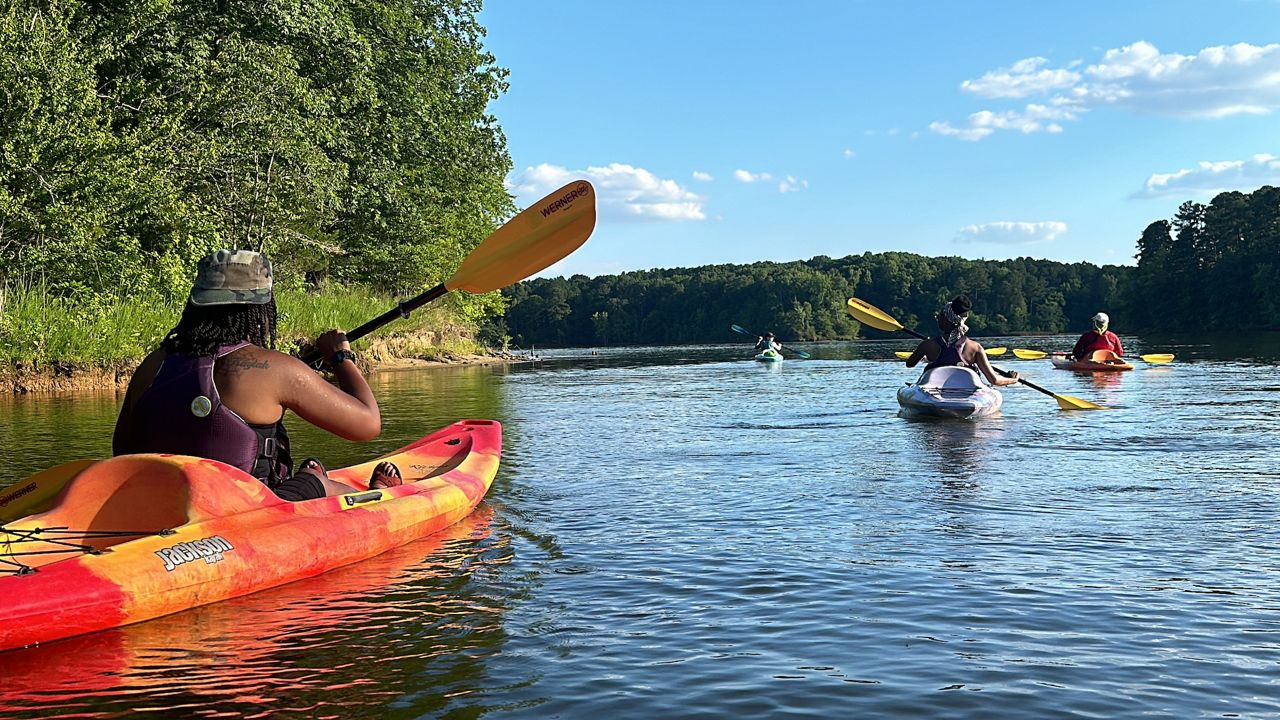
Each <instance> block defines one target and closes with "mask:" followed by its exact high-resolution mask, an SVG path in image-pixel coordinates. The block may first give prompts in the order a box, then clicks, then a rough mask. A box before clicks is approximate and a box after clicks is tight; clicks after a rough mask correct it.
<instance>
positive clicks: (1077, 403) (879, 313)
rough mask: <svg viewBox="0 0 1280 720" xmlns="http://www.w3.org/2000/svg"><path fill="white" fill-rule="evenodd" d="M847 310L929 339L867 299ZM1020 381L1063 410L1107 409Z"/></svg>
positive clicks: (875, 323)
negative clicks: (1056, 403)
mask: <svg viewBox="0 0 1280 720" xmlns="http://www.w3.org/2000/svg"><path fill="white" fill-rule="evenodd" d="M845 310H846V311H848V313H849V314H850V315H852V316H853V317H854V319H855V320H857V321H858V322H860V323H862V324H863V325H868V326H870V327H873V328H875V329H877V330H884V331H885V332H896V331H901V332H905V333H907V334H908V335H911V336H913V337H917V338H919V339H921V340H928V339H929V338H927V337H925V336H924V335H921V334H920V333H918V332H916V331H915V330H912V329H910V328H905V327H903V326H902V323H900V322H898V321H897V320H894V319H893V317H892V316H891V315H889V314H887V313H885V311H883V310H881V309H880V308H878V307H876V306H874V305H872V304H871V303H868V302H866V301H865V300H859V299H858V298H849V302H848V303H846V304H845ZM991 369H992V370H995V371H996V372H998V373H1000V374H1001V375H1004V376H1005V377H1009V373H1007V372H1005V371H1004V370H1001V369H999V368H996V367H993V368H991ZM1018 382H1020V383H1022V384H1023V385H1026V386H1027V387H1029V388H1031V389H1032V390H1038V391H1040V392H1042V393H1044V394H1045V395H1049V396H1051V397H1052V398H1053V399H1054V400H1057V401H1058V407H1060V408H1062V409H1063V410H1105V409H1106V408H1104V407H1103V406H1101V405H1095V404H1094V403H1091V402H1089V401H1088V400H1081V399H1080V398H1078V397H1072V396H1070V395H1059V394H1058V393H1055V392H1052V391H1049V390H1045V389H1044V388H1042V387H1040V386H1039V385H1036V384H1035V383H1033V382H1031V381H1030V380H1026V379H1024V378H1018Z"/></svg>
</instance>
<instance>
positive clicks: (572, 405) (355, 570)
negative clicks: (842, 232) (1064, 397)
mask: <svg viewBox="0 0 1280 720" xmlns="http://www.w3.org/2000/svg"><path fill="white" fill-rule="evenodd" d="M1122 337H1123V340H1124V344H1125V347H1126V349H1128V350H1129V351H1130V352H1131V353H1133V354H1139V353H1145V352H1172V353H1176V354H1177V355H1178V360H1177V361H1176V362H1175V363H1173V364H1171V365H1168V366H1158V367H1157V366H1148V365H1142V364H1140V365H1138V367H1137V368H1136V369H1135V370H1133V371H1132V372H1126V373H1123V374H1119V375H1114V376H1110V375H1108V376H1101V375H1100V376H1094V375H1082V374H1078V373H1072V372H1065V371H1060V370H1054V369H1053V368H1052V366H1051V365H1050V363H1049V362H1048V361H1047V360H1040V361H1021V360H1016V359H1013V358H1000V359H999V363H998V364H999V365H1000V366H1001V367H1005V368H1008V369H1017V370H1018V371H1019V372H1022V373H1025V374H1026V375H1027V377H1028V378H1030V379H1032V380H1033V381H1034V382H1036V383H1037V384H1040V385H1043V386H1044V387H1046V388H1048V389H1050V390H1052V391H1054V392H1057V393H1062V394H1069V395H1072V396H1075V397H1080V398H1084V399H1086V400H1091V401H1095V402H1100V403H1102V404H1105V405H1108V406H1109V407H1112V408H1114V409H1111V410H1106V411H1098V412H1063V411H1061V410H1059V409H1058V406H1057V403H1056V402H1055V401H1054V400H1053V398H1051V397H1047V396H1045V395H1043V394H1040V393H1037V392H1034V391H1032V390H1030V389H1028V388H1025V387H1020V386H1012V387H1008V388H1002V391H1003V393H1004V404H1003V408H1002V413H1001V416H1000V417H998V418H991V419H984V420H981V421H977V422H973V421H962V422H908V421H905V420H902V419H900V418H898V417H897V410H898V406H897V402H896V400H895V398H894V392H895V391H896V389H897V388H898V387H900V386H901V385H902V384H903V383H905V382H911V381H914V380H915V378H916V376H917V375H918V371H916V370H907V369H905V368H903V366H902V364H901V362H900V361H897V360H896V359H895V358H894V357H893V350H897V349H904V345H906V344H905V343H903V342H902V341H891V340H884V341H868V342H858V343H829V344H814V345H799V346H798V348H800V349H804V350H806V351H808V352H810V353H811V354H812V355H813V359H812V360H798V359H794V358H792V359H788V360H787V361H786V362H784V363H781V365H780V367H777V368H770V367H769V366H767V365H766V366H765V367H763V368H762V367H761V365H762V364H761V363H756V362H754V361H752V360H750V359H749V353H748V348H747V347H744V346H743V345H742V344H735V345H723V346H689V347H673V348H623V349H616V350H607V351H600V352H599V353H598V354H593V353H592V352H591V351H574V350H569V351H558V352H546V354H545V358H544V361H543V362H541V363H539V364H538V365H536V366H534V365H525V366H515V367H507V368H456V369H450V370H443V371H426V372H395V373H383V374H380V375H377V376H375V378H374V387H375V392H376V393H377V394H378V397H379V401H380V403H381V405H382V408H383V416H384V420H385V425H386V431H385V432H384V435H383V437H382V438H380V439H379V440H377V441H375V442H373V443H367V444H352V443H345V442H343V441H340V440H335V439H333V438H330V437H327V436H325V435H323V434H322V433H319V432H317V431H314V430H312V429H310V428H307V427H305V426H304V425H303V424H302V423H300V422H298V421H296V419H295V420H294V421H293V422H292V423H291V429H293V431H294V434H295V435H296V436H297V443H298V445H299V447H300V451H301V452H303V453H305V454H316V455H319V456H321V457H322V458H324V459H325V461H326V462H327V463H329V464H330V465H342V464H346V463H350V462H354V461H357V460H363V459H365V458H367V457H368V456H369V455H370V454H372V453H376V452H381V451H385V450H389V449H393V448H394V447H398V446H399V445H401V444H403V443H404V442H406V441H408V440H411V439H414V438H416V437H419V436H421V435H422V434H423V433H425V432H427V431H429V430H431V429H434V428H437V427H440V426H443V425H445V424H447V423H449V422H452V421H454V420H456V419H458V418H461V417H489V418H493V419H496V420H499V421H501V422H502V423H503V425H504V448H503V461H502V468H501V470H500V472H499V475H498V478H497V480H496V481H495V483H494V486H493V489H492V490H491V491H490V493H489V496H488V498H487V499H486V501H485V503H484V504H483V505H482V506H481V509H480V510H479V511H477V513H476V514H474V515H473V516H472V517H471V518H470V519H469V520H468V521H467V522H466V523H464V524H462V525H460V526H458V527H456V528H454V529H452V530H450V531H448V532H447V533H445V534H443V535H439V536H436V537H433V538H429V539H427V540H424V541H422V542H420V543H415V544H412V545H409V546H406V547H405V548H402V549H400V550H396V551H393V552H391V553H388V554H385V555H383V556H380V557H378V558H376V559H374V560H371V561H367V562H365V563H361V564H358V565H356V566H353V567H350V568H346V569H343V570H339V571H336V572H333V573H329V574H326V575H323V576H320V577H317V578H313V579H311V580H307V581H303V582H300V583H296V584H293V585H290V586H286V587H282V588H278V589H276V590H271V591H267V592H263V593H259V594H256V595H252V596H248V597H245V598H241V599H239V600H235V601H230V602H225V603H220V604H217V605H213V606H209V607H206V608H200V609H196V610H193V611H189V612H186V613H181V614H177V615H173V616H171V617H168V618H162V619H158V620H154V621H151V622H148V623H143V624H140V625H137V626H133V627H129V628H123V629H120V630H117V631H114V632H110V633H101V634H98V635H94V636H90V637H87V638H81V639H78V640H72V641H68V642H66V643H54V644H52V645H50V646H47V647H44V648H39V649H37V650H36V651H34V652H27V651H23V652H18V653H9V654H5V655H0V715H3V716H4V717H6V718H9V717H13V718H23V717H85V718H114V717H126V716H127V717H156V718H169V717H180V716H201V717H205V716H207V717H218V716H242V717H243V716H248V717H254V716H256V717H308V718H310V717H338V718H346V717H353V718H357V717H404V718H410V717H412V718H417V717H480V716H484V717H486V718H494V717H501V718H539V719H540V718H547V717H565V718H594V717H599V716H610V715H612V716H618V717H648V716H672V717H706V718H720V717H781V716H812V717H910V718H953V717H1002V718H1036V719H1038V718H1045V717H1090V716H1092V717H1137V716H1142V717H1158V718H1186V717H1200V716H1214V717H1230V716H1238V717H1275V716H1278V715H1280V696H1277V693H1276V683H1275V668H1276V665H1275V658H1276V657H1277V656H1280V641H1277V637H1280V634H1278V631H1277V628H1280V625H1277V622H1276V613H1275V608H1277V607H1280V583H1277V582H1275V578H1276V568H1278V567H1280V510H1278V509H1277V508H1278V507H1280V506H1278V505H1277V503H1276V497H1277V494H1278V493H1280V470H1278V469H1277V462H1276V461H1277V455H1276V447H1277V446H1280V392H1277V388H1280V368H1278V367H1277V360H1280V334H1272V335H1262V336H1255V337H1250V338H1243V339H1242V338H1235V339H1234V340H1233V342H1234V343H1235V344H1234V345H1231V346H1227V345H1225V344H1220V343H1218V342H1217V341H1216V340H1213V341H1210V340H1208V339H1204V338H1196V339H1194V340H1193V341H1189V340H1186V339H1179V338H1172V337H1169V338H1148V337H1142V338H1138V337H1129V336H1122ZM1074 340H1075V338H1074V337H1070V338H1068V337H1019V338H1004V339H999V338H998V339H994V341H993V342H991V343H989V344H994V345H1006V346H1008V347H1011V348H1014V347H1021V348H1030V349H1039V350H1057V349H1065V348H1067V347H1070V344H1071V343H1072V342H1074ZM1227 347H1232V348H1236V350H1234V351H1228V350H1224V348H1227ZM1231 352H1237V353H1238V354H1234V355H1233V354H1231ZM1135 364H1137V363H1135ZM117 402H118V401H117V399H116V398H115V396H114V395H109V396H96V395H84V396H75V397H63V398H53V399H51V398H20V399H5V398H0V473H3V474H2V475H0V484H4V483H6V482H9V481H11V480H13V479H16V478H18V477H22V476H25V475H26V474H27V473H29V472H31V471H33V470H35V469H38V468H42V467H48V466H51V465H54V464H57V463H59V462H63V461H65V460H69V459H73V458H75V457H81V456H90V455H100V454H102V453H104V452H105V451H106V449H107V448H108V447H109V435H110V428H111V425H112V423H113V422H114V417H115V407H116V403H117ZM334 541H335V542H358V541H359V538H335V539H334ZM2 621H3V616H2V615H0V622H2Z"/></svg>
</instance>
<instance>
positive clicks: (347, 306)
mask: <svg viewBox="0 0 1280 720" xmlns="http://www.w3.org/2000/svg"><path fill="white" fill-rule="evenodd" d="M276 303H277V306H278V308H279V312H280V318H279V322H280V327H279V329H278V331H277V336H278V349H279V350H281V351H284V352H290V351H292V350H293V349H294V348H295V347H296V343H297V342H298V341H300V340H305V339H309V338H314V337H316V336H317V335H319V334H320V333H322V332H324V331H325V330H328V329H330V328H334V327H341V328H343V329H348V330H349V329H351V328H354V327H356V326H357V325H360V324H361V323H363V322H365V321H367V320H369V319H370V318H372V317H373V316H375V315H377V314H379V313H381V312H383V311H385V310H386V309H387V308H390V307H392V306H394V305H395V303H396V300H395V299H394V298H392V297H390V296H387V295H382V294H378V293H375V292H372V291H369V290H367V289H364V288H359V287H355V288H349V287H329V288H324V289H323V290H321V291H318V292H315V291H305V290H289V289H281V290H280V291H279V292H277V295H276ZM181 312H182V306H181V303H180V302H165V301H162V300H160V299H158V298H114V297H108V298H101V297H99V298H92V299H89V300H86V301H83V302H79V301H77V302H72V301H69V300H67V299H65V298H59V297H53V296H51V295H49V294H48V293H47V292H45V291H44V289H43V288H41V287H39V286H34V287H7V288H6V287H0V371H5V370H7V371H9V372H40V371H42V370H50V369H60V370H63V371H65V370H66V369H70V368H78V369H93V368H98V369H110V368H124V367H129V368H132V366H133V365H134V364H136V363H137V362H138V361H139V360H140V359H142V357H143V356H144V355H146V354H147V353H148V352H150V351H151V350H152V349H154V348H155V347H156V346H157V344H158V343H159V342H160V339H161V338H162V337H164V335H165V333H167V332H168V331H169V330H170V329H172V328H173V325H174V324H175V323H176V322H177V320H178V317H179V315H180V314H181ZM474 335H475V328H474V326H473V325H472V324H471V323H469V322H466V321H464V320H462V319H461V318H460V317H459V315H458V314H457V313H456V312H455V311H454V310H453V309H452V308H451V307H450V305H449V304H448V301H447V298H446V299H445V300H442V301H440V302H437V303H435V304H433V305H429V306H427V307H424V308H422V309H420V310H418V311H415V312H414V313H413V315H412V316H411V317H410V318H409V319H408V320H398V321H396V322H393V323H390V324H388V325H386V326H384V327H382V328H381V329H379V330H378V331H376V332H374V333H373V334H372V335H370V336H368V337H366V338H364V339H362V340H360V341H359V342H358V343H357V344H356V345H357V347H356V349H357V351H362V352H364V353H368V354H370V355H371V356H372V359H374V360H383V359H388V358H391V357H414V358H421V359H425V360H435V359H443V358H447V357H449V356H451V355H465V354H477V353H483V352H485V349H484V348H483V347H482V346H481V345H480V344H478V343H477V342H475V340H474V339H473V338H474Z"/></svg>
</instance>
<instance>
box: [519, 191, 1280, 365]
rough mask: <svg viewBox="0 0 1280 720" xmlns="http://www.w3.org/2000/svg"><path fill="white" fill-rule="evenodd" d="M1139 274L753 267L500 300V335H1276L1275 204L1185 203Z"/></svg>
mask: <svg viewBox="0 0 1280 720" xmlns="http://www.w3.org/2000/svg"><path fill="white" fill-rule="evenodd" d="M1137 247H1138V254H1137V258H1138V264H1137V266H1136V267H1135V266H1128V265H1105V266H1097V265H1094V264H1091V263H1061V262H1055V261H1050V260H1036V259H1032V258H1018V259H1014V260H966V259H964V258H959V257H938V258H930V257H924V256H921V255H915V254H912V253H904V252H889V253H875V254H873V253H864V254H861V255H850V256H847V257H843V258H829V257H815V258H812V259H810V260H805V261H796V262H787V263H775V262H760V263H753V264H750V265H707V266H703V267H697V268H678V269H670V270H646V271H637V272H628V273H622V274H620V275H604V276H599V277H594V278H588V277H586V276H583V275H575V276H573V277H570V278H539V279H535V280H530V281H526V282H524V283H521V284H519V285H516V286H514V287H512V288H509V289H507V290H506V291H505V294H506V295H507V296H508V298H509V305H508V309H507V312H506V315H505V317H504V318H503V319H502V320H501V321H500V322H499V323H498V325H497V327H496V329H495V331H494V332H495V334H502V333H506V334H509V335H510V336H511V338H512V339H513V340H514V341H515V342H516V343H517V344H519V345H525V346H527V345H530V344H537V345H543V346H592V345H635V344H670V343H699V342H726V341H732V340H739V339H741V338H740V337H735V336H734V334H733V333H732V331H730V329H729V325H730V324H732V323H737V324H739V325H744V326H746V327H749V328H753V329H756V330H757V331H763V330H765V329H769V330H772V331H773V332H776V333H778V334H779V335H780V336H781V337H783V338H785V339H788V340H841V339H852V338H854V337H857V336H858V335H859V334H860V329H859V326H858V323H857V322H856V321H854V320H853V319H852V318H850V317H849V316H848V315H847V314H845V312H844V302H845V300H846V299H847V298H848V297H851V296H857V297H860V298H862V299H864V300H867V301H868V302H870V303H872V304H874V305H876V306H878V307H880V308H882V309H884V310H886V311H888V312H889V313H890V314H891V315H893V316H894V317H896V318H898V320H899V321H901V322H902V323H903V324H904V325H905V326H907V327H915V328H919V329H921V330H924V331H928V330H930V329H931V328H932V317H933V315H934V313H936V312H937V310H938V308H939V307H940V306H941V305H942V303H943V302H945V301H946V300H949V299H950V298H951V297H953V296H954V295H956V294H958V293H965V294H967V295H969V297H970V298H971V299H972V300H973V304H974V311H973V316H972V318H971V319H970V323H969V325H970V327H971V328H972V331H973V333H974V334H975V335H1006V334H1018V333H1058V332H1076V331H1084V330H1087V329H1088V328H1089V318H1090V317H1092V316H1093V314H1094V313H1096V312H1098V311H1105V312H1107V313H1109V314H1110V315H1111V317H1112V319H1113V320H1112V322H1113V326H1114V327H1115V328H1117V329H1119V330H1120V331H1122V332H1137V331H1143V330H1158V331H1184V332H1185V331H1197V330H1206V329H1218V330H1231V329H1240V330H1253V329H1273V328H1276V327H1278V326H1280V320H1278V319H1277V318H1280V190H1278V189H1277V188H1274V187H1270V186H1266V187H1262V188H1260V189H1258V190H1257V191H1255V192H1253V193H1240V192H1230V193H1222V194H1219V195H1218V196H1217V197H1215V198H1214V199H1213V201H1212V202H1211V203H1210V204H1209V205H1203V204H1200V203H1196V202H1187V203H1184V204H1183V205H1182V206H1181V207H1180V208H1179V211H1178V213H1177V215H1176V216H1175V217H1174V218H1173V220H1172V221H1167V220H1160V221H1157V222H1154V223H1152V224H1151V225H1149V226H1148V227H1147V228H1146V230H1145V231H1143V233H1142V235H1141V237H1140V238H1139V239H1138V243H1137Z"/></svg>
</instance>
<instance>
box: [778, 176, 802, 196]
mask: <svg viewBox="0 0 1280 720" xmlns="http://www.w3.org/2000/svg"><path fill="white" fill-rule="evenodd" d="M808 189H809V181H808V180H797V179H796V177H795V176H794V175H788V176H787V177H786V179H785V180H783V181H782V182H780V183H778V192H780V193H789V192H800V191H801V190H808Z"/></svg>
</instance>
